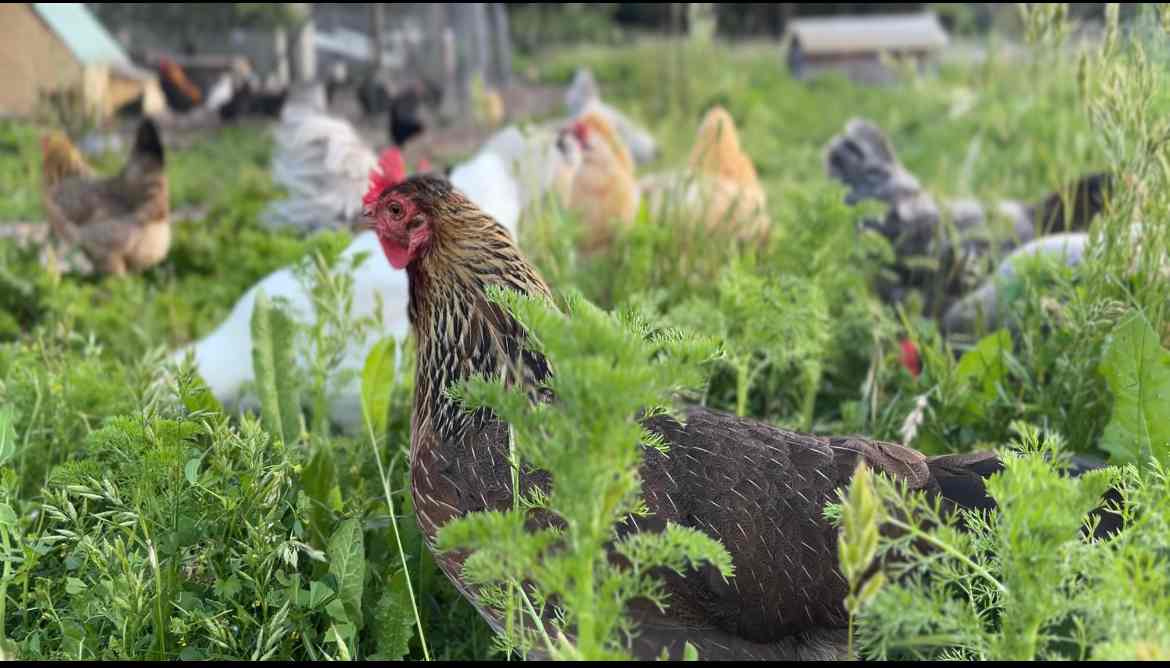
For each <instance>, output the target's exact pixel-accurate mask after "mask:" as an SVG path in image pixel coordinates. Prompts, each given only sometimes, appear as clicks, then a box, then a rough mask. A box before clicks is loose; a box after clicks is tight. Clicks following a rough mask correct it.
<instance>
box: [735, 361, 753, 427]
mask: <svg viewBox="0 0 1170 668" xmlns="http://www.w3.org/2000/svg"><path fill="white" fill-rule="evenodd" d="M751 384H752V373H751V362H750V361H742V362H739V363H737V364H736V365H735V414H736V415H738V416H739V417H743V416H745V415H747V402H748V390H749V389H750V388H751Z"/></svg>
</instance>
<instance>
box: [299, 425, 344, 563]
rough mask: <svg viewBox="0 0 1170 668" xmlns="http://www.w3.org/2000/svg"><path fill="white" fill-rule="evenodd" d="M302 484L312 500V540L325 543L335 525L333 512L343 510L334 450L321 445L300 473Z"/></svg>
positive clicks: (310, 518)
mask: <svg viewBox="0 0 1170 668" xmlns="http://www.w3.org/2000/svg"><path fill="white" fill-rule="evenodd" d="M301 486H302V488H303V489H304V491H305V494H306V495H308V497H309V499H311V500H312V508H311V510H310V511H309V521H310V523H311V525H312V526H311V528H312V530H313V542H314V543H315V544H316V545H319V546H320V545H324V544H325V540H326V537H327V536H328V535H329V530H330V529H331V528H332V526H333V515H332V513H335V512H340V511H341V509H342V499H341V488H340V487H338V485H337V467H336V465H335V464H334V461H333V453H332V452H330V451H328V450H327V449H326V448H318V449H317V452H315V453H314V454H313V458H312V459H310V460H309V463H308V465H306V466H305V468H304V470H303V471H302V472H301Z"/></svg>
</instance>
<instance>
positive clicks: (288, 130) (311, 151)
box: [261, 85, 378, 231]
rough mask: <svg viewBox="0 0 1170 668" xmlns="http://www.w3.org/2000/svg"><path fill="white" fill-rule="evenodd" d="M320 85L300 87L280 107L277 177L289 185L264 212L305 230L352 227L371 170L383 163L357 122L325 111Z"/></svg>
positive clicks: (273, 221) (270, 221)
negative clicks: (284, 196)
mask: <svg viewBox="0 0 1170 668" xmlns="http://www.w3.org/2000/svg"><path fill="white" fill-rule="evenodd" d="M324 109H325V100H324V92H323V91H322V89H321V87H320V85H315V86H309V87H300V88H297V89H296V90H294V91H293V92H292V94H291V97H290V100H289V103H288V105H287V106H286V107H285V109H284V111H283V112H282V113H281V120H280V125H279V126H278V127H277V130H276V137H275V138H276V148H275V150H274V151H273V156H272V177H273V180H274V181H275V182H276V184H277V185H279V186H281V187H283V188H284V189H285V190H287V191H288V197H287V198H286V199H284V200H280V201H277V202H272V203H271V204H269V205H268V207H267V208H266V209H265V210H264V213H263V214H262V216H261V218H262V220H263V221H264V222H265V224H267V225H269V226H271V227H282V226H291V227H295V228H297V229H300V230H304V231H313V230H316V229H320V228H338V227H349V226H351V225H352V224H353V223H355V222H356V221H357V216H358V213H359V212H360V211H361V197H362V193H364V192H365V189H366V186H367V175H368V174H369V173H370V170H372V169H374V167H375V166H376V165H377V163H378V156H376V155H375V154H374V151H373V150H372V149H370V148H369V147H368V146H367V145H366V143H365V141H364V140H363V139H362V137H361V136H360V135H359V134H358V133H357V130H355V129H354V127H353V126H352V125H350V124H349V122H347V121H346V120H344V119H341V118H337V117H334V116H330V115H328V114H326V113H325V112H324Z"/></svg>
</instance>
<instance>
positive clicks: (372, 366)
mask: <svg viewBox="0 0 1170 668" xmlns="http://www.w3.org/2000/svg"><path fill="white" fill-rule="evenodd" d="M396 351H397V341H395V339H394V337H392V336H388V337H386V338H384V339H382V340H381V341H379V342H378V343H376V344H374V347H373V348H371V349H370V354H369V355H367V356H366V364H365V367H364V368H363V369H362V415H363V417H364V418H365V421H366V425H368V426H369V427H370V428H371V430H372V431H373V433H374V436H375V437H381V436H382V435H383V434H385V433H386V423H387V421H388V420H387V415H386V413H387V411H389V410H390V393H391V392H392V391H393V390H394V383H395V381H396V378H395V367H394V362H395V358H396Z"/></svg>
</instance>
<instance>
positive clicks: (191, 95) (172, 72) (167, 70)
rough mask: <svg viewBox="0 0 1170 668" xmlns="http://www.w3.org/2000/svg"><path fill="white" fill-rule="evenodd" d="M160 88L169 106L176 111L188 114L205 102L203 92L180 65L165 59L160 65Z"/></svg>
mask: <svg viewBox="0 0 1170 668" xmlns="http://www.w3.org/2000/svg"><path fill="white" fill-rule="evenodd" d="M158 80H159V87H160V88H162V91H163V96H164V97H166V100H167V106H169V107H170V108H171V109H174V110H175V111H180V112H186V111H191V110H192V109H194V108H195V107H198V106H199V105H200V104H202V102H203V91H201V90H200V89H199V86H196V85H195V84H194V83H192V81H191V80H190V79H188V78H187V73H186V72H184V71H183V68H182V67H180V66H179V64H178V63H176V62H175V61H173V60H171V59H170V58H163V59H161V60H160V61H159V63H158Z"/></svg>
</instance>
